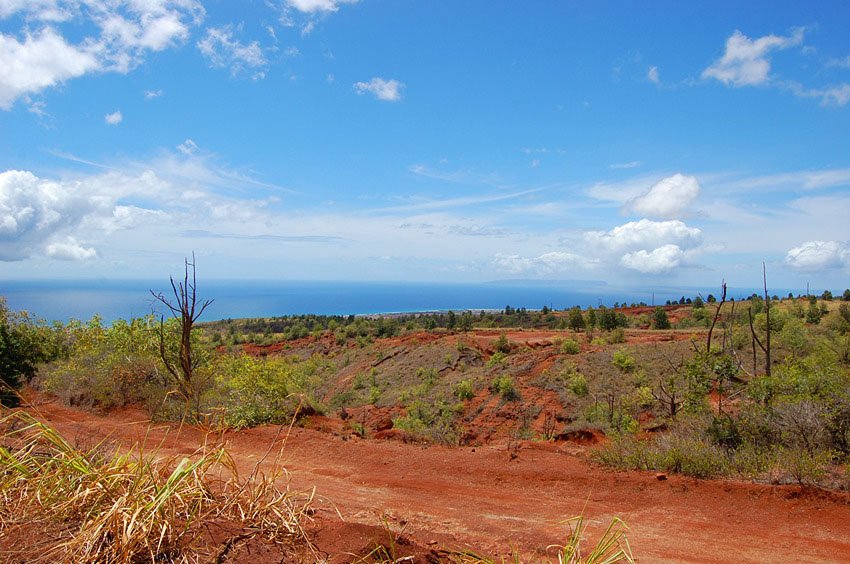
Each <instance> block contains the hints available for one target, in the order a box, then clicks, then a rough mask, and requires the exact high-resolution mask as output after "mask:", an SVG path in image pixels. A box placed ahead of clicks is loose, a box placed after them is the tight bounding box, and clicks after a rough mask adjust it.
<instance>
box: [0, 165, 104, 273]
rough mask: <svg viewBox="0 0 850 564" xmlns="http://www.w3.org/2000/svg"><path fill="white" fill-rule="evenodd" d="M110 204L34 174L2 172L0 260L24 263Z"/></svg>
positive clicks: (74, 187)
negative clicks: (45, 245) (55, 239)
mask: <svg viewBox="0 0 850 564" xmlns="http://www.w3.org/2000/svg"><path fill="white" fill-rule="evenodd" d="M104 207H108V203H107V202H104V201H103V200H101V199H98V198H92V197H89V196H88V195H85V194H82V193H81V191H80V190H79V189H78V187H77V186H75V185H73V184H70V185H63V184H61V183H57V182H51V181H47V180H42V179H40V178H38V177H36V176H35V175H34V174H32V173H31V172H27V171H18V170H7V171H5V172H2V173H0V261H11V260H22V259H25V258H27V257H29V256H31V255H32V254H33V253H35V252H37V251H38V249H39V248H41V247H42V245H44V244H46V243H50V242H51V240H52V239H53V238H54V237H55V236H56V235H58V234H61V233H63V232H65V231H67V230H69V229H72V228H74V227H76V226H78V225H79V224H80V223H81V222H82V220H83V218H84V217H85V216H87V215H89V214H93V213H97V212H99V211H103V208H104Z"/></svg>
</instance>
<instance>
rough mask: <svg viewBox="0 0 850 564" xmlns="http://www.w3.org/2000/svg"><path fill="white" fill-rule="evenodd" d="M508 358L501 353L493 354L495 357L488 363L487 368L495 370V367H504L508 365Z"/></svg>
mask: <svg viewBox="0 0 850 564" xmlns="http://www.w3.org/2000/svg"><path fill="white" fill-rule="evenodd" d="M506 359H507V357H506V356H505V353H503V352H501V351H496V352H494V353H493V356H491V357H490V360H488V361H487V368H493V367H494V366H504V365H505V363H506Z"/></svg>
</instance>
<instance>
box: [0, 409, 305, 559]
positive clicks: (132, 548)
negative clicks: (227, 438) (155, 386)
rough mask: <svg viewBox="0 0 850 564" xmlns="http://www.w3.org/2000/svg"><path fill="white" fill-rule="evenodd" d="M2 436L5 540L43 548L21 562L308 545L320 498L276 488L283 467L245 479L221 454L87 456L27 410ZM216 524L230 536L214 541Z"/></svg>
mask: <svg viewBox="0 0 850 564" xmlns="http://www.w3.org/2000/svg"><path fill="white" fill-rule="evenodd" d="M0 428H2V429H4V431H3V434H2V446H0V499H2V501H0V533H1V534H0V537H2V536H7V538H39V539H40V540H41V541H43V545H42V546H38V544H37V543H17V545H16V546H14V547H8V546H6V547H4V549H5V551H7V552H8V551H10V550H12V551H14V550H19V551H20V552H21V554H20V555H14V554H7V556H11V557H13V559H16V560H20V561H24V560H32V559H43V560H45V561H67V562H142V561H150V562H154V561H167V562H194V561H199V560H210V561H221V560H222V559H223V558H224V557H226V555H227V552H229V551H231V550H232V549H234V547H235V546H236V545H238V544H239V543H240V542H247V541H249V540H251V539H256V538H262V539H263V542H269V543H275V544H279V545H281V546H282V547H283V546H290V547H291V546H294V545H295V544H296V543H298V542H299V541H303V542H305V543H306V538H305V537H304V532H303V530H302V521H303V520H304V518H305V516H306V512H307V510H308V508H309V505H310V501H311V498H312V494H298V493H294V492H292V491H290V490H289V489H288V487H284V488H280V487H278V486H277V485H276V481H277V479H278V478H280V477H283V470H282V469H280V470H278V471H273V472H272V473H270V474H269V475H267V476H266V475H260V474H259V473H258V471H257V470H256V469H255V471H254V472H252V473H251V475H249V476H248V477H247V478H245V479H241V478H240V477H239V474H238V472H237V470H236V467H235V464H234V462H233V460H232V459H231V458H230V456H229V454H228V453H227V451H226V450H225V449H224V448H219V447H215V448H205V449H201V450H199V451H197V452H196V453H194V454H193V455H191V456H188V457H182V458H179V459H178V458H169V457H160V456H158V451H156V450H154V451H153V452H148V451H146V450H145V447H144V446H143V445H141V444H137V445H134V446H133V447H132V448H130V449H129V450H125V451H118V452H116V453H115V454H111V455H110V454H106V453H104V448H103V445H99V446H98V447H95V448H93V449H90V450H82V449H79V448H76V447H74V446H72V445H71V444H70V443H69V442H68V441H67V440H66V439H65V438H64V437H63V436H62V435H61V434H59V433H58V432H57V431H56V430H55V429H53V428H52V427H50V426H48V425H46V424H44V423H42V422H40V421H38V420H36V419H35V418H33V417H32V416H30V415H28V414H26V413H25V412H22V411H18V412H13V413H11V414H8V415H6V416H4V417H3V418H0ZM258 467H259V465H258V466H257V468H258ZM211 524H212V525H215V524H219V525H222V526H223V530H226V531H228V536H227V538H224V539H223V540H222V539H220V538H219V539H212V538H210V537H209V536H208V535H209V533H208V528H209V526H210V525H211ZM45 531H48V533H47V534H45ZM9 535H13V536H11V537H10V536H9Z"/></svg>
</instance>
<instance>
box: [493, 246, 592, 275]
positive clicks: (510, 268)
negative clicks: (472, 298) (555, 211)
mask: <svg viewBox="0 0 850 564" xmlns="http://www.w3.org/2000/svg"><path fill="white" fill-rule="evenodd" d="M593 262H594V261H589V260H587V259H585V258H583V257H581V256H579V255H576V254H573V253H565V252H560V251H554V252H550V253H544V254H542V255H540V256H537V257H523V256H520V255H504V254H498V255H496V257H495V258H494V259H493V266H495V267H496V268H497V269H499V270H501V271H504V272H510V273H511V274H523V273H525V274H528V273H533V274H554V273H556V272H562V271H565V270H568V269H570V268H576V267H586V266H589V265H590V264H592V263H593Z"/></svg>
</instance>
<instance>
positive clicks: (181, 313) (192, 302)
mask: <svg viewBox="0 0 850 564" xmlns="http://www.w3.org/2000/svg"><path fill="white" fill-rule="evenodd" d="M190 269H191V271H192V276H191V279H190V277H189V270H190ZM169 281H170V282H171V291H172V293H173V294H174V299H173V301H172V300H171V299H169V298H166V297H165V296H164V295H163V294H162V293H161V292H160V293H156V292H154V291H153V290H151V291H150V293H151V295H152V296H153V297H154V298H155V299H156V300H157V301H159V302H160V303H162V304H163V305H165V307H167V308H168V309H169V310H170V311H171V315H172V316H173V317H174V318H175V319H178V320H180V348H179V351H178V359H177V360H178V364H179V365H178V366H177V367H175V366H174V363H173V362H172V360H171V359H170V358H169V355H168V354H167V352H166V347H165V318H164V316H163V317H161V318H160V323H159V355H160V357H161V358H162V362H163V364H165V368H166V370H168V373H169V374H171V376H172V378H173V379H174V382H175V383H176V385H177V392H178V393H179V394H180V395H181V396H183V398H184V400H185V401H186V406H187V407H189V405H190V404H191V402H192V400H193V399H195V396H196V392H197V390H196V389H195V378H194V376H195V369H196V368H197V359H196V358H195V357H194V356H193V354H192V327H193V326H194V324H195V322H196V321H197V320H198V318H199V317H201V315H202V314H203V313H204V310H206V309H207V307H209V305H210V304H212V303H213V301H214V300H202V301H201V303H200V304H199V303H198V295H197V277H196V272H195V253H192V262H189V259H188V258H187V259H184V270H183V281H182V282H180V281H178V282H175V281H174V277H173V276H171V277H169Z"/></svg>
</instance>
